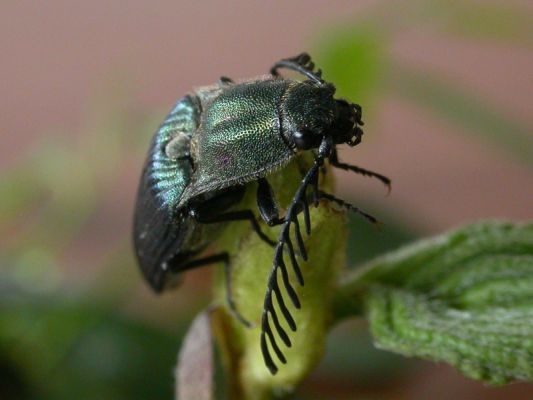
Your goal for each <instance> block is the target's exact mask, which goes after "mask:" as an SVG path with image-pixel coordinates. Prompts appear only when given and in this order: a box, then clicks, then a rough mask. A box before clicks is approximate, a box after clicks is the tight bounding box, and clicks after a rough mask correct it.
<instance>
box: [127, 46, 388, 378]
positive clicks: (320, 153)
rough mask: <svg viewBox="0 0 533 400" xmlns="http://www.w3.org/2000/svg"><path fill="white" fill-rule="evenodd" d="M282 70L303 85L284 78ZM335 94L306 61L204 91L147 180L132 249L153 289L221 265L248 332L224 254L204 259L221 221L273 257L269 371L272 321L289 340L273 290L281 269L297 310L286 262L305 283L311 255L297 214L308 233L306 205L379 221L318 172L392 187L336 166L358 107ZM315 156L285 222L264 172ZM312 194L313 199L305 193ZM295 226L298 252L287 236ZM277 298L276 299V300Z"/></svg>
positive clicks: (185, 107) (162, 131) (155, 148)
mask: <svg viewBox="0 0 533 400" xmlns="http://www.w3.org/2000/svg"><path fill="white" fill-rule="evenodd" d="M281 68H286V69H289V70H293V71H296V72H298V73H300V74H302V75H304V77H305V78H306V79H305V80H303V81H296V80H291V79H286V78H283V77H281V76H280V75H279V73H278V70H279V69H281ZM334 94H335V87H334V86H333V84H331V83H329V82H326V81H325V80H323V79H322V76H321V71H320V70H317V71H315V69H314V64H313V63H312V62H311V58H310V57H309V56H308V55H307V54H305V53H303V54H300V55H299V56H296V57H293V58H288V59H284V60H281V61H279V62H277V63H276V64H274V66H273V67H272V69H271V70H270V75H267V76H264V77H261V78H258V79H252V80H249V81H244V82H239V83H235V82H233V81H232V80H231V79H229V78H226V77H222V78H221V79H220V81H219V83H218V84H215V85H212V86H207V87H202V88H199V89H197V90H195V91H194V92H192V93H191V94H188V95H187V96H185V97H183V98H182V99H181V100H179V101H178V103H177V104H176V105H175V107H174V108H173V109H172V111H171V112H170V114H169V115H168V116H167V117H166V119H165V121H164V122H163V124H162V125H161V126H160V127H159V129H158V130H157V131H156V133H155V135H154V137H153V140H152V143H151V146H150V150H149V152H148V158H147V160H146V163H145V166H144V170H143V173H142V176H141V181H140V185H139V191H138V195H137V202H136V207H135V216H134V233H133V237H134V247H135V253H136V255H137V260H138V262H139V265H140V268H141V271H142V273H143V275H144V277H145V279H146V280H147V281H148V283H149V284H150V286H151V287H152V288H153V289H154V290H155V291H156V292H160V291H162V290H164V289H165V288H167V287H169V286H172V285H173V284H174V283H175V281H176V278H177V277H178V275H179V273H180V272H183V271H186V270H188V269H192V268H196V267H200V266H203V265H207V264H211V263H216V262H222V263H223V264H224V267H225V269H226V272H227V275H226V277H227V279H226V289H227V298H228V303H229V308H230V310H231V311H232V313H233V314H234V315H235V316H236V317H237V318H238V319H239V320H241V321H242V322H243V323H244V324H248V323H247V321H246V320H245V319H244V318H243V317H242V316H241V315H240V314H239V312H238V311H237V308H236V306H235V304H234V303H233V300H232V297H231V291H230V281H231V279H230V263H229V256H228V254H227V253H221V254H215V255H211V256H207V257H205V256H202V255H201V253H202V252H203V250H205V249H206V247H207V246H208V245H209V244H210V243H211V242H212V241H214V240H216V238H217V235H218V234H219V230H220V229H221V227H222V226H223V223H224V222H228V221H239V220H242V221H244V220H246V221H248V223H251V226H252V228H253V229H254V230H255V232H257V234H258V235H259V236H260V237H261V238H262V239H263V240H264V241H265V242H267V243H269V244H270V245H271V246H273V247H274V249H273V260H274V261H273V267H272V270H271V273H270V276H269V277H268V284H267V289H266V294H265V300H264V304H263V315H262V319H261V337H260V341H261V349H262V352H263V357H264V360H265V364H266V366H267V367H268V369H269V370H270V371H271V373H273V374H274V373H276V371H277V366H276V363H275V362H274V360H273V358H272V356H271V353H270V349H272V350H273V351H274V353H276V356H277V358H278V359H279V360H280V361H282V362H283V363H285V362H286V360H285V357H284V355H283V352H282V351H281V349H280V348H279V347H278V345H277V344H276V341H275V339H274V331H273V330H272V329H271V322H272V323H273V324H274V327H275V330H276V332H277V333H278V335H279V337H280V338H281V340H282V341H283V342H284V344H285V345H287V346H290V340H289V337H288V335H287V334H286V332H285V331H284V330H283V329H282V328H281V326H280V325H279V323H278V316H277V315H276V311H275V308H274V306H273V296H272V292H273V291H274V292H276V293H279V291H280V286H279V285H278V280H277V276H278V274H277V271H278V269H279V270H280V271H281V277H282V282H283V287H284V289H285V291H286V293H287V294H288V296H289V298H290V300H291V302H292V303H293V305H294V306H295V307H296V308H299V307H300V302H299V299H298V296H297V294H296V292H295V290H294V288H293V287H292V286H291V282H290V280H289V279H288V274H287V269H286V264H285V262H284V256H285V257H288V258H289V259H290V264H291V266H292V268H293V270H294V273H295V276H296V278H297V280H298V282H299V284H301V285H303V282H304V277H303V276H302V273H301V271H300V268H299V266H298V262H297V258H298V257H301V258H302V259H304V260H305V259H307V252H306V249H305V246H304V242H303V239H302V234H301V232H300V227H299V225H298V220H297V216H298V214H300V213H303V217H304V221H305V224H304V225H305V230H306V232H307V234H310V233H311V221H310V214H309V205H310V203H314V204H315V205H317V204H318V200H319V199H324V200H327V201H332V202H335V203H337V204H340V205H341V206H343V207H345V208H347V209H350V210H352V211H356V212H358V213H360V214H362V215H363V216H364V217H366V218H367V219H369V220H370V221H372V222H375V219H374V218H373V217H372V216H370V215H368V214H366V213H364V212H363V211H361V210H359V209H357V208H356V207H353V206H351V205H350V204H348V203H346V202H344V201H342V200H340V199H337V198H336V197H334V196H333V195H331V194H328V193H324V192H322V191H320V190H319V188H318V176H319V173H320V167H321V166H322V165H323V164H324V162H325V161H326V160H327V161H328V162H329V164H330V165H332V166H333V167H337V168H342V169H345V170H350V171H353V172H356V173H359V174H362V175H366V176H370V177H375V178H377V179H379V180H381V181H382V182H383V183H384V184H386V185H387V186H390V181H389V179H388V178H386V177H385V176H383V175H380V174H377V173H375V172H372V171H369V170H366V169H363V168H360V167H356V166H353V165H348V164H344V163H341V162H339V160H338V158H337V149H336V146H337V145H340V144H348V145H349V146H355V145H357V144H358V143H360V141H361V137H362V135H363V132H362V130H361V128H360V126H361V125H363V122H362V121H361V114H362V113H361V107H360V106H359V105H357V104H352V103H349V102H348V101H346V100H340V99H335V98H334ZM304 151H307V152H309V151H310V152H313V154H314V160H315V161H314V164H313V165H312V167H311V168H310V169H309V170H308V171H307V172H306V173H305V174H304V176H303V177H302V182H301V184H300V186H299V188H298V190H297V191H296V193H295V195H294V197H293V200H292V202H291V203H290V205H289V207H288V208H287V210H286V212H285V215H284V216H280V215H279V211H278V207H277V204H276V201H275V194H274V193H273V191H272V189H271V187H270V185H269V183H268V180H267V178H268V174H269V173H271V172H273V171H276V170H279V169H281V168H283V166H284V165H285V164H287V163H288V162H289V161H290V160H291V159H292V158H293V157H294V156H295V155H296V154H298V153H300V152H304ZM250 182H257V183H258V185H257V187H258V189H257V206H258V212H259V216H260V217H261V218H262V219H263V221H265V222H266V224H267V225H268V226H274V225H282V227H281V232H280V237H279V241H278V242H276V243H275V242H272V241H271V240H270V239H269V238H268V237H267V236H266V235H265V234H264V233H263V232H262V231H261V228H260V226H259V224H258V222H257V219H256V218H257V217H256V213H255V212H254V211H252V210H242V209H239V208H238V206H239V203H240V201H241V199H242V197H243V195H244V192H245V190H246V185H247V184H248V183H250ZM308 187H310V189H311V190H310V193H308V191H307V189H308ZM291 226H293V227H294V235H295V236H294V237H295V238H296V246H297V250H298V252H296V251H295V246H294V245H293V243H292V242H291V239H290V235H289V231H290V228H291ZM275 297H276V298H277V299H278V297H279V296H275ZM278 305H279V306H280V307H279V309H280V310H281V312H282V314H283V317H284V318H285V320H286V321H287V324H288V325H289V327H290V328H291V329H292V330H296V324H295V323H294V320H293V318H292V316H291V314H290V312H289V311H288V309H287V308H286V307H284V305H283V304H280V302H279V299H278Z"/></svg>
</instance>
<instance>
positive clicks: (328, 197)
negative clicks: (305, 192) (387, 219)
mask: <svg viewBox="0 0 533 400" xmlns="http://www.w3.org/2000/svg"><path fill="white" fill-rule="evenodd" d="M319 196H320V198H321V199H324V200H328V201H332V202H334V203H335V204H338V205H339V206H341V207H343V208H345V209H346V210H348V211H352V212H354V213H356V214H359V215H361V216H363V217H364V218H365V219H366V220H368V221H370V222H371V223H373V224H375V225H379V224H381V222H380V221H379V220H378V219H377V218H376V217H374V216H373V215H370V214H368V213H367V212H365V211H363V210H361V209H360V208H359V207H356V206H354V205H352V204H350V203H348V202H346V201H344V200H342V199H339V198H337V197H335V196H333V195H332V194H329V193H325V192H322V191H320V192H319Z"/></svg>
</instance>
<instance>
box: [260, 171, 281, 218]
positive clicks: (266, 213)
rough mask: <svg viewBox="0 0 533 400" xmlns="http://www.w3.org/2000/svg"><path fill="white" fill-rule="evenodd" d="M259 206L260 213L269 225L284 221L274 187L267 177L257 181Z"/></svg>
mask: <svg viewBox="0 0 533 400" xmlns="http://www.w3.org/2000/svg"><path fill="white" fill-rule="evenodd" d="M257 208H258V209H259V215H260V216H261V218H262V219H263V221H265V222H266V224H267V225H268V226H275V225H279V224H282V223H283V222H284V219H283V218H280V216H279V210H278V206H277V204H276V200H275V199H274V192H273V191H272V187H271V186H270V184H269V183H268V181H267V180H266V179H265V178H259V180H258V181H257Z"/></svg>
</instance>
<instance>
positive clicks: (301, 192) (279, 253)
mask: <svg viewBox="0 0 533 400" xmlns="http://www.w3.org/2000/svg"><path fill="white" fill-rule="evenodd" d="M323 160H324V156H323V155H322V156H319V157H317V158H316V159H315V162H314V164H313V166H312V167H311V168H310V169H309V170H308V171H307V173H306V175H305V176H304V178H303V180H302V183H301V185H300V187H299V188H298V190H297V191H296V194H295V195H294V197H293V199H292V202H291V204H290V206H289V208H288V209H287V214H286V216H285V222H284V223H283V225H282V227H281V232H280V236H279V241H278V244H277V246H276V250H275V255H274V263H273V265H272V270H271V272H270V275H269V277H268V286H267V287H268V288H267V292H266V294H265V301H264V303H263V317H262V320H261V331H262V332H261V351H262V353H263V359H264V361H265V365H266V366H267V367H268V369H269V370H270V372H271V373H272V374H275V373H276V372H277V367H276V364H275V363H274V361H273V360H272V357H271V355H270V350H269V346H268V345H267V341H266V340H267V337H268V339H269V342H270V348H272V349H273V350H274V352H275V353H276V355H277V356H278V358H279V359H280V360H281V361H282V362H284V360H285V358H284V357H283V355H282V354H281V356H280V353H279V347H278V345H277V343H276V342H275V339H274V336H273V332H272V329H271V327H270V323H269V318H268V314H270V315H271V318H272V321H273V323H274V326H275V328H276V331H277V332H278V334H279V336H280V337H281V339H282V341H283V342H284V343H285V344H286V345H287V346H290V340H289V338H288V336H287V334H286V332H285V330H284V329H283V328H282V327H281V324H280V323H279V320H278V316H277V314H276V309H275V308H274V305H273V300H272V292H275V293H276V299H277V302H278V308H279V309H280V311H281V313H282V314H283V317H284V318H285V320H286V322H287V324H288V325H289V327H290V328H291V329H292V330H293V331H295V330H296V323H295V322H294V319H293V318H292V315H291V314H290V311H289V310H288V309H287V306H286V305H285V302H284V300H283V297H282V294H281V291H280V288H279V285H278V281H277V271H278V269H279V270H281V276H282V280H283V284H284V287H285V289H286V291H287V293H288V295H289V297H290V298H291V300H292V303H293V305H294V306H295V307H296V308H300V301H299V299H298V295H297V294H296V292H295V291H294V288H293V287H292V285H291V284H290V282H289V275H288V271H287V267H286V265H285V262H284V260H283V248H284V246H285V245H286V246H287V250H288V253H289V257H290V260H291V264H292V267H293V270H294V274H295V276H296V279H297V280H298V282H299V283H300V284H301V285H303V275H302V272H301V270H300V267H299V265H298V262H297V261H296V254H295V251H294V246H293V244H292V242H291V240H290V237H289V235H290V227H291V224H294V227H295V236H296V241H297V244H298V248H299V249H300V255H301V256H302V258H303V259H306V258H307V252H306V250H305V246H304V243H303V239H302V235H301V232H300V226H299V223H298V220H297V218H298V213H299V212H300V211H303V213H304V219H305V226H306V230H307V232H309V231H310V230H311V222H310V216H309V205H308V203H307V199H306V189H307V187H308V186H309V185H310V184H313V185H315V184H316V185H318V171H319V168H320V166H321V165H322V164H323ZM315 190H316V194H317V196H318V188H317V189H315ZM302 205H303V207H302Z"/></svg>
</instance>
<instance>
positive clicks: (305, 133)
mask: <svg viewBox="0 0 533 400" xmlns="http://www.w3.org/2000/svg"><path fill="white" fill-rule="evenodd" d="M334 94H335V87H334V86H333V85H331V84H329V83H322V84H316V83H315V82H310V81H305V82H301V83H299V84H297V85H295V86H293V87H291V88H290V89H289V90H288V91H287V93H286V95H285V100H284V103H283V107H282V116H283V132H284V134H285V137H286V138H287V140H288V141H289V142H290V143H291V145H293V146H294V148H295V149H296V150H309V149H314V148H318V147H319V146H320V144H321V143H322V141H323V139H324V138H325V137H327V136H329V137H331V142H332V143H334V144H341V143H346V144H348V145H350V146H355V145H356V144H358V143H359V142H360V141H361V136H362V135H363V131H362V130H361V128H360V125H363V122H362V121H361V107H360V106H358V105H357V104H351V103H348V102H347V101H345V100H337V99H335V98H334V97H333V95H334Z"/></svg>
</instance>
